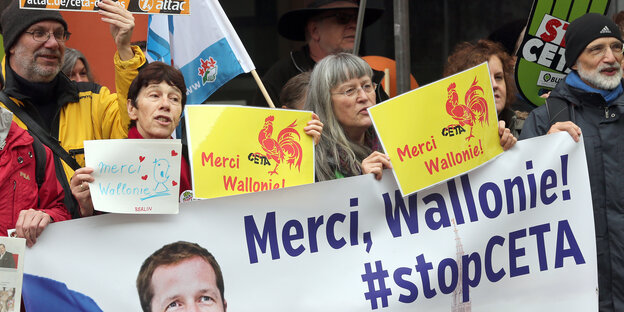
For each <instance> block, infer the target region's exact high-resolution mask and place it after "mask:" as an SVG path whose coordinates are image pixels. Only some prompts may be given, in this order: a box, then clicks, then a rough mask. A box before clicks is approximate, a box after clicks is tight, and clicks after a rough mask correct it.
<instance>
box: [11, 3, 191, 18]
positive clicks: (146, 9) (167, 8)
mask: <svg viewBox="0 0 624 312" xmlns="http://www.w3.org/2000/svg"><path fill="white" fill-rule="evenodd" d="M100 1H101V0H55V1H50V0H47V1H46V0H20V8H25V9H28V8H32V9H37V10H44V9H49V10H62V11H91V12H94V11H97V10H99V8H98V3H99V2H100ZM116 1H117V0H116ZM118 2H119V3H121V5H123V6H124V7H125V8H126V9H127V10H128V11H130V12H132V13H139V14H169V15H189V14H190V5H189V2H190V0H119V1H118Z"/></svg>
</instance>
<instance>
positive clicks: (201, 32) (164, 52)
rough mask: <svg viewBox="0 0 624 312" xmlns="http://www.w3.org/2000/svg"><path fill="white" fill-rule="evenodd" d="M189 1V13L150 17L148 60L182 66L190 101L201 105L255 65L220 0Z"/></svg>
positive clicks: (180, 67)
mask: <svg viewBox="0 0 624 312" xmlns="http://www.w3.org/2000/svg"><path fill="white" fill-rule="evenodd" d="M190 4H191V14H190V15H184V16H182V15H180V16H171V15H151V16H150V17H149V31H148V36H147V59H148V60H149V61H150V62H151V61H162V62H165V63H167V64H172V65H174V66H175V67H176V68H178V69H180V71H181V72H182V74H183V75H184V81H185V82H186V87H187V90H186V95H187V103H188V104H201V103H202V102H203V101H204V100H206V99H207V98H208V97H209V96H210V95H211V94H212V93H213V92H215V91H216V90H217V89H218V88H219V87H221V86H222V85H223V84H225V83H226V82H228V81H229V80H230V79H232V78H234V77H236V76H238V75H239V74H242V73H248V72H250V71H252V70H254V69H255V67H254V64H253V62H252V61H251V58H250V57H249V54H247V51H246V50H245V47H244V46H243V43H242V42H241V41H240V39H239V38H238V35H237V34H236V31H234V28H233V27H232V24H231V23H230V21H229V20H228V18H227V16H226V15H225V12H224V11H223V9H222V8H221V5H220V4H219V2H218V1H217V0H194V1H190Z"/></svg>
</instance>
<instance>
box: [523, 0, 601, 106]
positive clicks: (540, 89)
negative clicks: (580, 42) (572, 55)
mask: <svg viewBox="0 0 624 312" xmlns="http://www.w3.org/2000/svg"><path fill="white" fill-rule="evenodd" d="M608 6H609V0H577V1H567V2H566V1H555V3H553V1H552V0H548V1H539V0H537V1H535V2H534V4H533V9H532V11H531V14H530V15H529V21H528V23H527V26H526V29H525V31H524V37H523V38H522V44H521V45H520V47H519V48H518V52H517V55H518V60H517V62H516V77H515V78H516V84H517V85H518V91H520V93H521V94H522V95H523V96H524V97H525V98H526V99H527V100H528V101H529V102H531V103H533V104H534V105H542V104H544V101H545V99H544V98H542V97H540V95H542V94H544V93H546V92H548V91H550V90H552V89H554V88H555V86H556V85H557V83H558V82H559V81H561V80H562V79H564V78H565V76H566V74H568V73H569V72H570V68H567V67H566V59H565V49H566V42H565V33H566V31H567V29H568V25H569V24H570V22H572V21H573V20H575V19H577V18H578V17H580V16H582V15H584V14H586V13H590V12H594V13H600V14H604V13H605V12H606V11H607V7H608Z"/></svg>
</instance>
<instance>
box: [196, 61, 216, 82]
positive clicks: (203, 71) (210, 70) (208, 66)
mask: <svg viewBox="0 0 624 312" xmlns="http://www.w3.org/2000/svg"><path fill="white" fill-rule="evenodd" d="M199 61H200V63H201V65H200V66H199V67H198V68H197V69H198V73H197V75H199V77H202V86H203V85H205V84H206V83H208V82H214V81H215V80H216V79H217V68H218V66H217V61H215V60H214V59H213V58H212V56H210V57H208V59H207V60H204V59H202V58H201V57H200V58H199Z"/></svg>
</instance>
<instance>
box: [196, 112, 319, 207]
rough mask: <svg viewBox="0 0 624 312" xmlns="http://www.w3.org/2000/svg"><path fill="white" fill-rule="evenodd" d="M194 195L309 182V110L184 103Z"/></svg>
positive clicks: (311, 173) (311, 144)
mask: <svg viewBox="0 0 624 312" xmlns="http://www.w3.org/2000/svg"><path fill="white" fill-rule="evenodd" d="M185 112H186V116H187V117H186V118H187V121H186V126H187V128H186V133H187V134H188V144H189V154H190V155H189V156H190V162H191V172H192V176H193V178H192V180H193V191H194V192H195V197H196V198H213V197H219V196H227V195H234V194H243V193H249V192H259V191H267V190H272V189H276V188H284V187H289V186H295V185H301V184H306V183H313V182H314V142H313V141H312V137H311V136H308V135H306V134H305V132H304V131H303V128H304V127H305V126H306V125H307V123H308V121H310V120H311V119H312V117H311V115H312V114H311V112H306V111H297V110H282V109H266V108H255V107H243V106H222V105H202V106H197V105H189V106H186V109H185Z"/></svg>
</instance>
